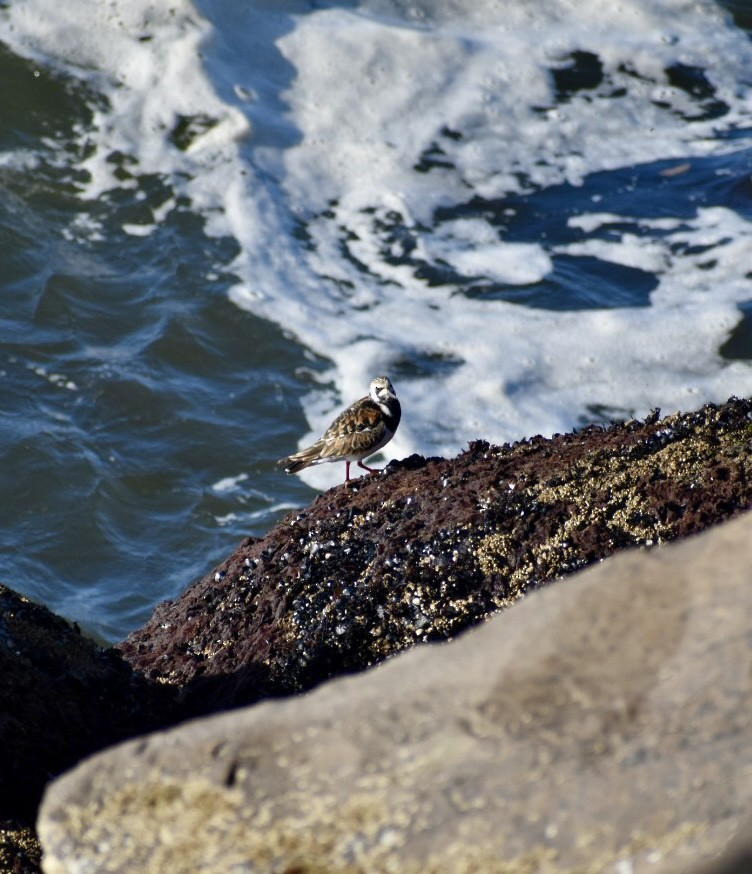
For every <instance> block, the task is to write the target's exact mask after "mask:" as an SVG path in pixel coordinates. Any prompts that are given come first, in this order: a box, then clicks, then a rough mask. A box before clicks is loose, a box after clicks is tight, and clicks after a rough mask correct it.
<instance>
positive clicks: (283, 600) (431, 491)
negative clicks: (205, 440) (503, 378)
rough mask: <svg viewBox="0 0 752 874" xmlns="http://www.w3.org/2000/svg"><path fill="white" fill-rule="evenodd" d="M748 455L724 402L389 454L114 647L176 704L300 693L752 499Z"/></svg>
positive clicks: (750, 442) (742, 423)
mask: <svg viewBox="0 0 752 874" xmlns="http://www.w3.org/2000/svg"><path fill="white" fill-rule="evenodd" d="M751 447H752V403H750V401H748V400H739V399H731V400H729V401H728V402H727V403H726V404H723V405H708V406H705V407H703V408H702V409H701V410H699V411H696V412H692V413H684V414H679V413H676V414H673V415H670V416H667V417H665V418H663V419H661V418H660V416H659V414H658V413H657V412H655V413H654V414H652V415H651V416H650V417H648V418H647V419H646V420H645V421H642V422H641V421H635V420H632V421H629V422H625V423H619V424H614V425H612V426H611V427H607V428H606V427H599V426H591V427H588V428H585V429H584V430H582V431H579V432H575V433H572V434H565V435H556V436H555V437H553V438H551V439H544V438H543V437H533V438H532V439H530V440H524V441H521V442H519V443H515V444H513V445H505V446H500V447H499V446H490V445H489V444H488V443H486V442H484V441H475V442H473V443H471V444H470V445H469V447H468V449H467V450H466V451H465V452H463V453H462V454H461V455H459V456H458V457H457V458H454V459H442V458H428V459H425V458H422V457H420V456H417V455H414V456H411V457H410V458H407V459H405V460H403V461H399V462H392V463H391V464H390V465H389V466H388V467H387V469H386V471H385V472H383V473H381V474H377V475H373V476H369V477H364V478H362V479H361V480H358V481H357V482H356V484H355V485H353V486H352V487H350V488H348V487H345V486H339V487H337V488H333V489H331V490H330V491H328V492H327V493H326V494H324V495H321V496H320V497H318V498H317V499H316V500H315V501H314V502H313V503H312V504H311V506H310V507H307V508H306V509H304V510H301V511H299V512H294V513H291V514H290V515H288V516H287V518H285V519H284V520H282V521H281V522H280V523H279V524H278V525H277V526H275V527H274V528H273V529H272V530H271V531H270V532H269V533H268V534H267V535H266V536H265V537H264V538H263V539H261V540H257V541H251V540H248V541H246V542H245V543H243V544H241V546H240V547H239V548H238V549H237V551H236V552H235V553H234V554H233V555H232V556H230V557H229V558H228V559H227V561H225V562H224V563H223V564H222V565H221V566H220V567H219V568H218V569H217V570H216V571H212V573H210V574H208V575H207V576H206V577H205V578H204V579H202V580H200V581H199V582H197V583H196V584H194V585H193V586H192V587H191V588H189V589H188V590H187V591H186V593H185V594H184V595H183V596H182V597H181V598H179V599H178V600H177V601H175V602H167V603H165V604H162V605H161V606H160V607H158V608H157V610H156V612H155V614H154V616H153V618H152V619H151V621H150V622H149V623H147V625H146V626H145V627H144V628H142V629H140V630H139V631H137V632H135V633H133V634H132V635H131V636H130V637H129V638H128V639H127V640H126V641H125V642H124V643H123V644H122V645H121V647H120V649H121V652H122V653H123V656H124V658H125V659H126V660H127V661H128V662H129V663H130V664H131V665H132V666H133V667H135V668H136V669H138V670H139V671H142V672H144V674H145V676H146V677H147V678H149V679H151V680H153V681H157V682H159V683H162V684H168V685H172V686H175V687H179V689H180V697H181V699H182V700H183V701H184V702H185V703H186V704H187V705H188V707H189V710H192V711H193V712H207V711H209V710H211V709H214V708H216V707H225V706H234V705H238V704H242V703H247V702H250V701H253V700H256V699H258V698H259V697H262V696H268V695H278V694H285V693H289V692H295V691H299V690H302V689H307V688H310V687H312V686H314V685H315V684H316V683H318V682H320V681H322V680H324V679H326V678H328V677H331V676H335V675H338V674H342V673H348V672H353V671H357V670H360V669H362V668H365V667H367V666H368V665H371V664H373V663H375V662H378V661H380V660H383V659H385V658H386V657H388V656H390V655H392V654H394V653H396V652H398V651H400V650H403V649H406V648H407V647H410V646H413V645H415V644H417V643H421V642H423V641H433V640H444V639H448V638H451V637H453V636H454V635H456V634H457V633H458V632H460V631H462V630H463V629H466V628H468V627H469V626H471V625H473V624H475V623H477V622H479V621H481V620H483V619H484V618H486V617H487V616H489V615H490V614H492V613H493V612H495V611H498V610H500V609H503V608H506V607H508V606H509V605H511V604H513V603H514V602H515V601H516V600H517V599H519V598H520V597H522V596H523V595H524V594H525V592H527V591H528V590H530V589H535V588H537V587H539V586H542V585H544V584H547V583H550V582H551V581H552V580H555V579H557V578H559V577H562V576H565V575H566V574H569V573H571V572H573V571H575V570H578V569H580V568H583V567H585V566H587V565H589V564H592V563H593V562H595V561H598V560H599V559H602V558H604V557H605V556H607V555H609V554H611V553H613V552H614V551H617V550H619V549H622V548H624V547H629V546H632V547H635V546H650V545H653V544H657V543H662V542H665V541H670V540H675V539H677V538H680V537H684V536H686V535H688V534H691V533H694V532H697V531H700V530H702V529H703V528H706V527H708V526H709V525H711V524H712V523H714V522H718V521H721V520H723V519H725V518H727V517H729V516H733V515H735V514H736V513H737V512H739V511H741V510H743V509H746V508H747V507H750V506H752V451H751Z"/></svg>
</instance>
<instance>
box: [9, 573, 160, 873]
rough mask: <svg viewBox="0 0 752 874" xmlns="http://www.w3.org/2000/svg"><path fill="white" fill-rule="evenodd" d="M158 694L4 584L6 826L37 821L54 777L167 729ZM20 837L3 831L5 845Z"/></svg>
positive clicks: (115, 659) (113, 657) (65, 624)
mask: <svg viewBox="0 0 752 874" xmlns="http://www.w3.org/2000/svg"><path fill="white" fill-rule="evenodd" d="M158 691H159V690H152V689H151V688H150V687H148V686H147V684H146V683H145V682H144V681H143V680H140V679H139V678H136V677H134V675H133V671H132V670H131V669H130V668H129V667H128V666H127V665H126V664H125V663H124V662H123V661H122V659H121V658H120V657H119V656H118V654H117V653H116V652H114V651H112V650H110V651H105V650H103V649H101V648H100V647H98V646H97V645H96V644H95V643H94V642H93V641H91V640H88V639H87V638H86V637H84V636H83V635H82V634H81V632H80V631H79V630H78V628H77V627H76V626H74V625H71V623H69V622H66V621H65V620H64V619H61V618H60V617H59V616H55V615H54V614H53V613H51V612H50V611H49V610H48V609H47V608H46V607H42V606H40V605H38V604H34V603H33V602H32V601H30V600H29V599H28V598H24V597H22V596H21V595H19V594H17V593H16V592H14V591H12V590H11V589H9V588H7V587H6V586H1V585H0V700H2V702H3V712H2V715H1V716H0V749H1V750H2V756H0V820H8V819H13V820H22V821H23V822H24V823H26V824H28V823H31V822H33V820H34V817H35V815H36V810H37V807H38V804H39V801H40V800H41V797H42V792H43V790H44V787H45V785H46V783H47V782H48V780H49V779H50V778H51V777H53V776H55V775H56V774H59V773H61V772H62V771H64V770H65V769H66V768H70V767H71V766H72V765H74V764H75V763H76V762H78V761H79V760H80V759H81V758H83V757H84V756H86V755H89V754H90V753H91V752H94V751H95V750H98V749H102V747H105V746H108V745H109V744H113V743H116V742H117V741H120V740H124V739H125V738H128V737H132V736H134V735H135V734H139V733H140V732H143V731H146V730H149V729H153V728H154V727H155V726H156V725H158V724H160V723H161V722H162V719H163V716H162V715H161V714H160V713H159V711H158V709H157V708H156V707H155V702H156V700H157V697H158ZM13 833H14V828H12V827H7V828H5V829H3V831H2V841H3V844H4V845H7V844H8V843H9V842H10V839H9V838H8V835H12V834H13ZM10 870H13V869H10ZM19 870H20V869H19Z"/></svg>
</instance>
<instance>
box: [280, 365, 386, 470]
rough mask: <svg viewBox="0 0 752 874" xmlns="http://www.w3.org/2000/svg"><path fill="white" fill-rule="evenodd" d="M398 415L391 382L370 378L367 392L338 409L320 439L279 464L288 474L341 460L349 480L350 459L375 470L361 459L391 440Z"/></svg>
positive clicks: (381, 377) (365, 468)
mask: <svg viewBox="0 0 752 874" xmlns="http://www.w3.org/2000/svg"><path fill="white" fill-rule="evenodd" d="M401 414H402V411H401V408H400V402H399V401H398V400H397V395H396V394H395V393H394V388H393V387H392V384H391V382H390V381H389V379H388V378H387V377H386V376H378V377H376V379H374V380H372V381H371V386H370V389H369V394H367V395H366V396H365V397H363V398H360V400H357V401H355V403H354V404H351V405H350V406H349V407H348V408H347V409H346V410H344V411H343V412H341V413H340V414H339V416H337V418H336V419H335V420H334V421H333V422H332V424H331V425H330V426H329V427H328V428H327V429H326V431H325V432H324V434H323V436H322V437H321V438H320V439H319V440H317V441H316V442H315V443H314V444H313V445H312V446H309V447H307V448H306V449H301V451H300V452H296V453H295V455H290V456H289V457H288V458H282V459H280V461H279V464H281V465H283V466H284V468H285V471H286V472H287V473H297V472H298V471H299V470H303V468H306V467H310V465H312V464H321V463H322V462H325V461H344V462H345V465H346V467H345V482H349V481H350V464H351V463H352V462H353V461H356V462H357V463H358V467H362V468H363V469H364V470H368V471H371V472H372V471H373V470H374V468H372V467H367V466H366V465H365V464H363V459H364V458H368V456H369V455H373V453H374V452H377V451H378V450H379V449H381V447H382V446H386V444H387V443H388V442H389V441H390V440H391V439H392V437H393V436H394V432H395V431H396V430H397V426H398V425H399V421H400V416H401Z"/></svg>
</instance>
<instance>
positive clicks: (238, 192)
mask: <svg viewBox="0 0 752 874" xmlns="http://www.w3.org/2000/svg"><path fill="white" fill-rule="evenodd" d="M199 9H200V11H201V15H199V14H198V13H197V11H196V10H195V9H194V8H193V7H192V6H191V5H190V3H188V2H187V0H175V2H171V3H170V4H169V5H168V6H164V5H163V4H157V3H153V2H147V0H112V2H110V3H108V4H107V5H106V6H104V5H96V4H95V5H94V6H92V4H91V3H90V2H89V0H66V2H65V3H64V4H61V3H57V4H55V3H52V2H51V0H26V2H25V3H23V4H11V6H10V7H9V8H8V9H6V10H4V11H3V13H2V22H0V37H1V38H2V39H3V40H5V41H6V42H7V43H9V44H10V45H11V46H13V48H14V49H15V50H16V51H21V52H26V53H27V54H30V55H32V56H34V57H36V58H38V59H39V60H40V61H47V62H49V61H52V62H54V63H58V64H61V65H63V66H64V67H65V69H66V70H68V71H69V72H73V73H74V74H76V75H80V76H83V77H86V78H87V79H89V80H90V81H92V82H93V83H94V84H95V85H96V87H98V88H99V89H100V90H101V91H103V92H104V93H105V94H106V95H107V97H108V101H109V106H108V107H107V108H104V109H102V108H100V109H97V110H96V116H95V121H94V131H93V132H92V131H87V132H86V134H85V135H86V136H87V137H89V138H90V139H93V142H94V143H95V145H96V149H94V151H93V153H92V154H91V156H90V157H89V158H88V160H87V169H88V170H89V171H90V173H91V183H90V185H89V186H88V188H87V190H86V191H85V192H84V194H85V196H87V197H96V196H97V195H98V194H99V193H101V192H102V191H105V190H107V189H108V188H112V187H116V186H118V185H122V184H127V183H123V182H121V181H120V180H118V179H117V178H116V177H115V176H114V174H113V169H114V168H113V166H112V164H111V163H109V162H108V161H107V157H108V155H109V154H110V153H111V152H113V151H121V152H123V153H125V154H129V155H132V156H133V157H135V158H136V159H137V161H138V163H139V166H140V169H141V171H143V172H157V173H160V174H162V175H163V176H166V177H169V178H171V180H172V185H173V188H174V190H175V191H176V192H179V193H184V194H187V195H188V196H189V197H190V199H191V202H192V204H193V207H194V208H195V209H197V210H199V211H201V212H202V213H203V214H204V215H205V216H206V218H207V221H208V227H209V230H210V232H214V233H229V234H232V235H233V236H234V237H235V238H236V239H237V241H238V242H239V244H240V247H241V251H240V254H239V255H238V257H237V259H236V261H235V262H234V264H233V265H232V269H233V270H234V271H235V273H236V275H237V276H238V277H239V282H238V284H237V286H236V287H235V288H234V289H233V291H232V299H233V300H234V301H235V302H236V303H237V304H238V305H239V306H242V307H247V308H249V309H251V310H253V311H254V312H256V313H257V314H259V315H261V316H264V317H266V318H268V319H271V320H273V321H275V322H277V323H279V324H280V325H283V326H284V327H285V329H286V330H287V331H289V332H290V333H292V334H293V335H294V336H296V337H297V338H298V339H299V340H300V342H302V343H303V344H305V345H306V346H307V347H309V348H310V349H312V350H314V351H315V352H316V353H318V354H320V355H325V356H328V357H329V359H330V360H331V361H332V363H333V369H332V371H331V372H329V373H326V374H325V375H324V379H325V381H331V380H332V379H333V380H334V382H335V384H336V387H337V393H336V396H334V395H331V394H324V393H323V392H317V393H315V394H314V395H312V396H311V397H310V398H309V399H307V412H308V415H309V420H310V422H311V428H312V433H311V434H310V435H308V436H309V437H312V436H315V435H316V434H317V433H319V432H320V431H321V430H322V429H323V427H325V426H326V424H327V423H328V420H329V418H330V417H331V415H332V414H333V413H334V412H336V410H337V409H338V408H339V407H340V406H341V404H342V403H345V402H349V401H350V400H352V399H354V398H356V397H359V396H360V395H362V394H363V393H364V391H365V388H366V386H367V384H368V382H369V380H370V378H371V377H372V376H374V375H376V374H378V373H382V372H386V373H390V374H391V375H393V376H394V369H395V368H396V369H397V372H398V373H400V374H402V375H401V376H400V378H397V377H396V376H395V378H394V381H395V384H396V388H397V391H398V393H399V395H400V397H401V399H402V402H403V407H404V418H403V424H402V425H401V427H400V430H399V432H398V434H397V436H396V438H395V440H394V441H393V443H392V444H391V445H390V446H389V447H387V450H386V454H387V455H388V456H400V455H404V454H407V453H409V452H412V451H420V452H423V453H425V454H430V453H437V452H438V453H454V452H456V451H457V450H459V449H460V448H461V447H462V446H463V445H464V444H465V443H466V442H467V441H468V440H470V439H473V438H475V437H485V438H488V439H491V440H496V441H501V440H508V439H513V438H517V437H521V436H524V435H530V434H533V433H538V432H540V433H544V434H545V433H552V432H555V431H562V430H566V429H569V428H571V427H572V426H573V424H575V423H577V422H578V421H584V420H586V419H587V418H588V417H589V416H590V415H591V414H592V410H594V409H596V408H601V409H605V410H610V411H613V413H614V415H618V414H619V413H623V414H625V415H628V414H630V413H632V412H634V413H645V412H646V411H647V410H649V409H650V408H652V407H655V406H660V407H662V408H664V409H665V410H671V409H678V408H685V409H686V408H689V407H694V406H697V405H699V404H700V403H702V402H703V401H705V400H709V399H713V400H720V399H724V398H726V397H727V396H728V395H730V394H734V393H735V394H752V368H750V367H749V366H748V365H747V364H746V363H744V362H734V363H729V362H724V361H723V360H722V359H721V357H720V356H719V353H718V349H719V347H720V345H721V344H722V342H723V341H724V339H725V338H726V337H727V336H728V334H729V332H730V331H731V329H732V328H733V327H734V325H735V324H736V322H737V321H738V319H739V313H738V308H737V306H736V304H737V302H739V301H742V300H746V299H748V298H750V296H752V295H751V292H752V288H751V285H750V281H749V279H747V278H745V274H746V273H747V272H748V270H749V251H750V245H751V244H752V225H751V224H750V223H749V222H748V221H746V220H745V219H744V218H743V217H741V216H740V215H739V214H737V213H736V212H734V211H733V210H731V209H723V208H718V207H714V208H703V207H702V204H699V203H698V208H697V210H696V211H695V213H694V214H693V215H690V216H686V215H684V216H681V217H678V216H677V217H671V216H666V214H665V211H664V210H663V209H661V206H662V205H661V204H660V203H659V202H658V201H656V205H655V206H656V208H655V214H654V215H653V216H648V217H645V216H644V215H643V216H640V217H636V216H631V215H629V214H628V211H627V210H625V214H615V213H613V212H611V213H608V214H607V213H605V212H603V211H601V210H599V209H598V207H599V206H600V204H599V202H598V201H599V198H595V200H594V201H593V203H592V210H590V209H585V208H582V209H581V212H580V214H578V215H574V216H570V217H569V219H568V222H569V226H570V227H572V228H578V229H580V230H581V231H582V232H583V233H584V235H585V237H584V238H583V239H579V240H577V241H572V242H566V243H559V244H551V243H549V242H547V241H546V240H545V239H538V240H529V241H525V242H519V241H516V242H505V241H504V239H503V233H502V234H501V235H500V232H499V230H498V228H497V227H494V226H493V225H492V223H491V222H490V221H488V220H487V219H486V218H485V217H484V216H483V215H479V216H475V217H457V216H452V217H448V218H447V219H446V220H445V221H438V220H437V219H436V210H437V209H439V208H443V207H452V206H455V205H458V204H463V203H466V202H467V201H469V200H471V198H473V197H476V198H485V199H493V198H503V197H505V196H507V195H509V194H511V193H515V192H525V191H530V190H534V189H541V188H546V187H548V186H554V185H560V184H562V183H569V184H571V185H575V186H579V185H581V184H582V183H583V181H584V180H586V179H587V177H588V176H589V175H591V174H594V173H596V172H600V171H614V170H618V169H619V168H627V167H632V166H636V165H639V164H644V163H647V162H651V161H658V160H661V161H663V160H666V159H675V160H676V161H677V164H676V166H675V167H674V168H673V170H669V173H671V172H673V171H674V170H675V171H676V177H677V178H679V179H680V178H681V175H682V174H683V173H684V172H685V168H684V164H685V163H686V164H688V165H689V166H690V167H691V165H692V162H693V161H696V160H701V159H702V158H704V157H706V156H708V155H720V154H722V153H724V152H730V151H732V150H735V149H740V148H742V147H745V146H747V145H748V144H747V142H745V141H744V140H742V139H739V138H737V139H731V138H729V139H727V140H725V141H724V140H721V139H719V137H718V132H719V131H720V130H730V129H732V128H733V127H745V126H746V127H749V126H750V114H751V109H752V103H751V101H750V78H749V70H750V69H752V47H751V46H750V43H749V40H748V39H747V37H746V36H745V35H744V34H742V33H741V32H739V31H738V30H736V29H735V28H734V27H733V26H732V25H731V24H730V23H729V22H728V21H727V20H726V19H725V18H724V17H723V15H722V13H721V12H720V10H719V9H718V7H716V6H715V5H714V4H713V3H711V2H709V0H708V2H695V0H629V2H624V3H619V4H614V3H613V2H611V0H591V2H589V3H587V4H577V8H576V10H574V11H573V7H572V4H571V3H569V2H566V0H540V2H536V3H530V2H528V0H509V2H505V3H503V4H498V3H496V2H492V0H476V2H474V3H472V4H469V3H466V2H456V0H411V2H409V3H407V2H405V3H402V2H399V0H363V2H360V3H359V4H355V3H348V4H342V5H340V6H337V5H334V4H329V5H326V4H316V8H313V7H312V6H309V5H308V4H306V3H303V2H295V0H290V2H280V3H276V4H267V3H263V2H258V3H235V4H227V3H223V2H218V0H203V2H200V3H199ZM82 21H86V22H87V25H86V27H85V28H82V27H81V26H80V23H81V22H82ZM573 52H579V53H589V54H590V55H592V57H593V58H596V59H597V62H598V63H599V64H600V67H601V72H602V75H601V77H600V80H599V81H598V82H597V83H596V84H594V85H593V87H591V88H589V89H582V90H579V91H577V90H575V91H573V92H572V93H569V94H566V95H564V96H562V95H558V96H557V94H556V92H555V86H554V81H553V79H552V76H551V73H550V70H551V69H552V68H554V69H555V68H564V67H566V66H567V65H568V64H570V63H571V58H572V53H573ZM677 65H682V67H683V68H684V69H688V68H697V69H698V70H701V71H702V73H703V75H704V77H705V79H706V82H707V83H708V88H712V92H713V93H712V98H713V100H715V101H716V102H717V103H718V104H721V103H724V104H725V105H726V107H727V109H726V111H725V112H724V113H723V114H722V117H714V116H713V114H712V113H707V117H698V108H699V107H700V105H701V103H702V100H701V99H700V97H698V96H697V95H693V94H692V93H691V89H690V90H687V89H682V88H680V87H677V86H676V84H674V83H672V81H671V80H670V78H669V77H668V76H667V73H666V70H667V69H669V68H671V67H675V66H677ZM615 95H618V96H615ZM699 116H702V113H699ZM186 119H188V120H191V119H192V120H193V121H192V122H190V123H189V127H188V137H187V141H186V143H183V147H182V148H178V147H177V146H176V133H175V132H176V130H178V129H179V128H180V125H181V123H183V124H185V120H186ZM692 119H694V120H692ZM196 120H199V121H198V122H197V121H196ZM201 120H203V121H201ZM207 120H208V121H207ZM191 125H193V127H191ZM82 135H83V134H82ZM677 167H678V168H679V169H676V168H677ZM680 170H681V172H679V171H680ZM667 178H673V177H671V176H668V175H667ZM173 205H174V199H172V198H171V199H170V200H168V201H167V202H166V204H164V205H163V206H162V207H160V208H159V209H157V210H155V211H154V212H155V214H154V216H153V220H154V222H155V223H158V222H161V221H163V220H164V219H165V217H166V215H167V214H168V213H169V210H170V209H171V208H172V207H173ZM607 226H613V229H612V231H611V232H610V233H609V234H608V235H605V236H604V235H603V234H601V233H600V232H601V231H602V229H603V228H604V227H607ZM149 228H150V226H149V225H148V224H146V225H144V226H138V227H129V229H128V230H129V232H131V233H139V234H141V233H147V231H148V230H149ZM76 232H77V233H78V232H80V228H79V229H77V231H76ZM695 251H696V252H697V253H696V254H692V253H693V252H695ZM562 255H563V256H588V257H593V258H597V259H598V260H599V261H601V262H605V263H607V264H608V263H610V264H613V265H622V266H626V267H638V268H640V269H641V270H643V271H648V272H649V273H651V274H653V275H654V276H655V277H656V280H657V287H656V288H655V289H654V290H653V291H652V293H651V295H650V305H649V306H642V307H632V308H620V309H617V308H613V309H600V310H596V309H590V310H587V309H585V310H580V311H576V312H562V311H551V310H546V309H541V308H529V307H526V306H522V305H519V304H512V303H509V302H507V301H505V300H501V299H493V300H491V299H483V297H482V295H481V296H479V297H475V298H473V297H468V296H466V295H465V294H463V293H459V292H460V291H461V288H460V286H459V285H458V284H457V283H456V282H453V281H452V280H451V277H450V278H449V279H447V280H446V281H444V282H441V283H439V282H436V281H431V279H430V278H429V277H428V274H427V270H428V272H430V270H438V271H441V270H449V271H453V272H454V274H459V275H460V276H461V277H463V278H464V279H466V280H470V281H472V282H473V284H474V285H476V286H477V287H478V288H480V289H482V288H484V287H488V286H489V285H491V284H493V283H501V284H504V285H506V286H509V287H512V288H514V287H516V286H520V287H524V286H530V285H532V284H534V283H536V282H540V281H542V280H544V279H545V277H546V276H548V275H549V274H550V273H551V270H552V265H553V261H554V259H555V258H556V257H557V256H562ZM419 268H426V269H419ZM426 360H427V361H430V362H438V363H439V364H440V365H442V363H443V364H445V365H446V366H443V365H442V366H436V367H435V368H431V367H430V366H429V367H427V368H424V372H420V368H417V369H416V368H413V369H411V367H410V362H413V361H426ZM340 473H341V472H337V473H333V472H332V471H331V469H327V468H324V469H323V471H322V470H321V469H318V470H316V469H314V470H312V471H310V472H308V473H306V476H308V477H309V481H310V482H312V483H314V484H316V485H324V484H326V485H328V484H331V483H332V482H333V481H336V479H337V478H338V477H339V476H340Z"/></svg>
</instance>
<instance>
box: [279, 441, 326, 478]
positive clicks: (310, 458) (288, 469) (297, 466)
mask: <svg viewBox="0 0 752 874" xmlns="http://www.w3.org/2000/svg"><path fill="white" fill-rule="evenodd" d="M318 450H319V447H318V446H317V445H316V444H314V445H313V446H309V447H308V448H307V449H301V451H300V452H296V453H295V455H289V456H288V457H287V458H280V460H279V461H278V462H277V464H278V465H279V466H280V467H284V469H285V473H297V472H298V471H299V470H303V468H305V467H310V466H311V465H312V464H316V462H317V461H318V460H319V451H318Z"/></svg>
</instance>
